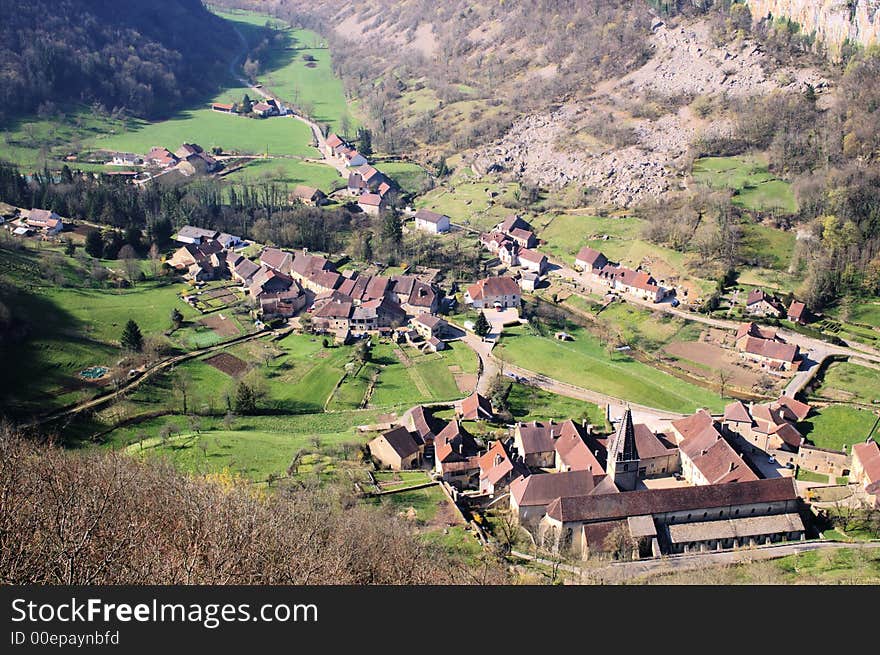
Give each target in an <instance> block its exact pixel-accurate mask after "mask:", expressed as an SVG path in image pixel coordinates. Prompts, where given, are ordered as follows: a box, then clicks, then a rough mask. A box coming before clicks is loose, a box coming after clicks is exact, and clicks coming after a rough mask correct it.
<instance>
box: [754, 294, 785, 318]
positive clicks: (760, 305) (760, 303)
mask: <svg viewBox="0 0 880 655" xmlns="http://www.w3.org/2000/svg"><path fill="white" fill-rule="evenodd" d="M746 313H747V314H751V315H752V316H772V317H774V318H779V317H781V316H782V315H783V314H784V313H785V308H784V306H783V305H782V303H781V302H780V301H779V299H778V298H776V296H773V295H771V294H769V293H766V292H765V291H764V290H763V289H752V290H751V291H750V292H749V295H748V296H747V297H746Z"/></svg>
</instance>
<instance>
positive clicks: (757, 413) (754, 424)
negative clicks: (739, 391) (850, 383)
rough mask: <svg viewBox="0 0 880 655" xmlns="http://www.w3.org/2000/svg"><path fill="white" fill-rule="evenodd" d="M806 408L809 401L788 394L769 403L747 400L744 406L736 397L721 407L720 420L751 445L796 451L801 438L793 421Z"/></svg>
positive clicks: (804, 415)
mask: <svg viewBox="0 0 880 655" xmlns="http://www.w3.org/2000/svg"><path fill="white" fill-rule="evenodd" d="M809 412H810V406H809V405H807V404H806V403H802V402H800V401H798V400H795V399H794V398H789V397H788V396H781V397H780V398H779V400H778V401H776V402H773V403H762V404H759V405H756V404H754V403H749V405H748V406H746V405H744V404H743V403H742V402H740V401H738V400H737V401H734V402H732V403H730V404H728V405H727V406H726V407H725V408H724V416H723V419H722V423H721V424H722V426H723V427H724V429H725V430H727V431H728V433H730V434H732V435H736V436H739V437H741V438H742V439H744V440H745V441H746V442H748V443H749V444H750V445H751V446H752V447H753V448H757V449H759V450H763V451H764V452H771V451H775V450H788V451H792V452H797V451H798V450H799V448H800V447H801V446H802V445H803V442H804V438H803V436H802V435H801V433H800V432H798V430H797V428H796V427H795V426H794V423H796V422H798V421H801V420H803V419H804V418H806V417H807V414H809Z"/></svg>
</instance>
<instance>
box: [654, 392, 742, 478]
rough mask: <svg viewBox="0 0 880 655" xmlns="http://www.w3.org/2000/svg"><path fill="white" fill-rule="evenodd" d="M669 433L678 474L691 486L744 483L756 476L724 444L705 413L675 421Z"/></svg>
mask: <svg viewBox="0 0 880 655" xmlns="http://www.w3.org/2000/svg"><path fill="white" fill-rule="evenodd" d="M671 426H672V430H673V434H674V437H675V440H676V442H677V444H678V449H679V454H680V457H681V472H682V475H683V476H684V478H685V479H686V480H687V481H688V482H690V483H691V484H693V485H711V484H723V483H727V482H737V483H742V482H747V481H751V480H757V479H758V476H757V475H755V473H754V471H752V469H751V468H750V467H749V465H748V464H747V463H746V462H745V461H744V460H743V458H742V457H740V456H739V455H738V454H737V453H736V451H735V450H734V449H733V447H732V446H731V445H730V444H729V443H728V442H727V440H726V439H725V438H724V435H723V434H722V432H721V430H719V427H720V426H719V425H718V424H717V423H716V421H715V419H714V418H713V417H712V416H711V415H710V414H709V413H708V412H707V411H705V410H702V409H701V410H699V411H697V412H696V413H695V414H693V415H691V416H688V417H686V418H683V419H679V420H677V421H673V422H672V424H671Z"/></svg>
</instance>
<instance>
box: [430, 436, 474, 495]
mask: <svg viewBox="0 0 880 655" xmlns="http://www.w3.org/2000/svg"><path fill="white" fill-rule="evenodd" d="M479 452H480V447H479V446H478V445H477V442H476V440H475V439H474V437H473V436H472V435H471V434H470V433H469V432H468V431H467V430H465V429H464V428H463V427H462V425H461V423H460V422H459V421H449V423H447V424H446V427H445V428H443V429H442V430H441V431H440V433H439V434H437V436H436V437H435V438H434V470H435V471H436V472H437V473H439V474H440V475H441V476H442V477H443V480H445V481H446V482H448V483H450V484H452V485H455V486H456V487H457V488H459V489H475V488H477V487H478V486H479V475H480V458H479Z"/></svg>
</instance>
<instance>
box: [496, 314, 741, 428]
mask: <svg viewBox="0 0 880 655" xmlns="http://www.w3.org/2000/svg"><path fill="white" fill-rule="evenodd" d="M569 333H571V334H572V335H573V336H574V337H575V340H574V341H568V342H561V341H557V340H555V339H552V338H548V337H541V336H537V335H533V334H531V333H529V332H528V331H527V330H526V329H525V328H522V327H515V328H512V329H510V330H507V329H505V332H504V336H503V337H502V341H501V344H502V345H503V348H504V357H505V358H506V359H507V360H508V361H510V362H511V363H513V364H516V365H518V366H521V367H523V368H526V369H528V370H531V371H535V372H536V373H542V374H544V375H547V376H549V377H553V378H555V379H557V380H560V381H562V382H567V383H569V384H573V385H577V386H580V387H583V388H585V389H592V390H594V391H599V392H601V393H605V394H608V395H610V396H614V397H615V398H621V399H624V400H628V401H631V402H633V403H638V404H641V405H646V406H648V407H656V408H658V409H664V410H668V411H672V412H682V413H690V412H693V411H695V410H696V409H697V408H699V407H708V408H710V409H711V410H713V411H717V410H720V409H722V408H723V405H724V403H723V401H722V400H721V399H719V398H718V395H717V394H714V393H712V392H710V391H708V390H707V389H703V388H702V387H698V386H696V385H693V384H690V383H688V382H684V381H682V380H679V379H678V378H675V377H673V376H671V375H668V374H666V373H663V372H662V371H659V370H657V369H654V368H651V367H650V366H647V365H646V364H642V363H641V362H637V361H636V360H634V359H632V358H630V357H627V356H625V355H623V354H620V353H617V354H615V355H614V356H611V355H609V354H608V353H607V352H606V350H605V348H604V347H603V346H602V344H601V343H600V342H599V340H598V339H596V338H595V337H593V336H592V335H591V334H589V333H588V332H586V331H585V330H583V329H574V330H569ZM496 354H497V353H496Z"/></svg>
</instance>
